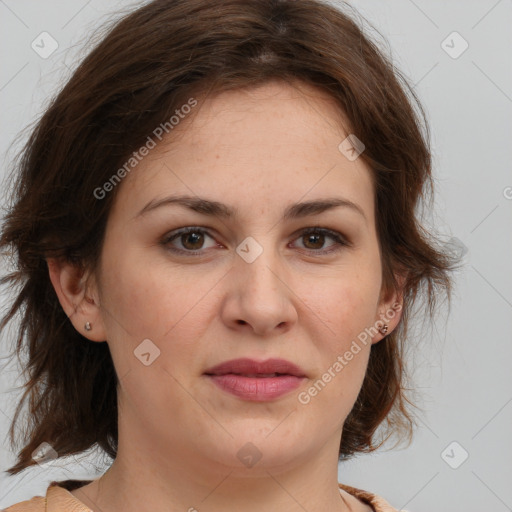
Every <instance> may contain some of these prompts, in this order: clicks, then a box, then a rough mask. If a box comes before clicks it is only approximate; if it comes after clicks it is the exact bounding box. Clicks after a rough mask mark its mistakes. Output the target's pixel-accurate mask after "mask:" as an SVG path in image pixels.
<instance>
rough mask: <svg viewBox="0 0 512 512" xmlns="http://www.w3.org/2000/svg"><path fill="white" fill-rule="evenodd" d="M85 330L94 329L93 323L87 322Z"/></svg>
mask: <svg viewBox="0 0 512 512" xmlns="http://www.w3.org/2000/svg"><path fill="white" fill-rule="evenodd" d="M84 329H85V330H86V331H90V330H91V329H92V327H91V323H90V322H85V325H84Z"/></svg>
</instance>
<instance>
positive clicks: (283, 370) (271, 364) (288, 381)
mask: <svg viewBox="0 0 512 512" xmlns="http://www.w3.org/2000/svg"><path fill="white" fill-rule="evenodd" d="M205 375H206V376H208V378H210V379H211V380H212V382H213V383H214V384H216V385H217V386H218V387H219V388H220V389H222V390H223V391H226V392H227V393H231V394H232V395H235V396H237V397H238V398H241V399H243V400H248V401H254V402H266V401H269V400H273V399H276V398H279V397H280V396H283V395H285V394H287V393H289V392H290V391H293V390H294V389H296V388H298V387H299V386H300V384H301V382H302V381H303V379H305V378H306V375H305V373H304V371H303V370H302V369H301V368H299V367H298V366H297V365H295V364H293V363H290V362H289V361H286V360H284V359H267V360H266V361H261V362H259V361H256V360H254V359H249V358H243V359H233V360H231V361H226V362H224V363H221V364H219V365H217V366H214V367H213V368H210V369H208V370H206V372H205Z"/></svg>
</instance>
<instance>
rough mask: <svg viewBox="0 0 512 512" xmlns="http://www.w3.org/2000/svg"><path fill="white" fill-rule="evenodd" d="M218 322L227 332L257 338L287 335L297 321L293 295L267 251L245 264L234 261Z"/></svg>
mask: <svg viewBox="0 0 512 512" xmlns="http://www.w3.org/2000/svg"><path fill="white" fill-rule="evenodd" d="M230 274H231V275H230V277H229V280H230V281H229V282H230V284H229V286H228V293H227V296H226V297H225V301H224V304H223V309H222V318H223V321H224V323H225V324H226V325H228V326H229V328H230V329H234V330H239V331H241V332H249V331H251V332H253V333H254V334H257V335H260V336H267V337H268V336H272V335H274V334H275V335H279V334H283V333H284V332H287V331H288V330H290V329H291V327H292V326H293V325H294V324H295V322H296V321H297V316H298V315H297V309H296V307H295V305H294V303H295V301H296V295H295V294H294V292H293V290H292V289H291V287H290V285H289V284H287V274H288V273H287V272H285V269H284V267H283V266H282V265H280V264H279V262H278V258H277V257H275V255H274V254H273V253H272V252H271V251H270V250H264V251H263V252H262V254H260V255H259V256H258V257H257V258H256V259H255V260H254V261H252V262H251V263H249V262H248V261H245V260H244V259H243V258H241V257H238V256H237V257H236V260H235V263H234V267H233V268H232V269H231V272H230Z"/></svg>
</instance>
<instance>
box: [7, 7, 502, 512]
mask: <svg viewBox="0 0 512 512" xmlns="http://www.w3.org/2000/svg"><path fill="white" fill-rule="evenodd" d="M299 1H300V0H299ZM351 3H352V4H353V5H354V6H355V7H356V8H357V9H358V10H359V11H360V13H361V14H362V15H363V16H364V17H365V18H366V19H368V20H369V21H370V23H372V25H374V26H375V27H376V29H377V30H378V31H379V32H380V33H381V34H382V35H383V36H384V38H385V40H387V41H388V42H389V47H387V46H386V43H385V42H382V40H381V39H380V38H379V36H378V35H377V34H375V33H373V32H371V33H370V34H371V35H372V36H374V37H377V38H378V41H380V44H381V47H382V48H383V49H384V51H388V52H390V53H391V55H392V57H393V59H394V62H395V64H396V66H397V67H398V68H399V69H400V70H402V71H403V72H404V74H405V75H406V77H407V78H408V79H409V80H410V82H411V83H412V84H414V85H415V91H416V92H417V93H418V95H419V97H420V100H421V101H422V103H423V105H424V106H425V108H426V111H427V114H428V117H429V121H430V126H431V128H432V145H433V153H434V166H435V178H436V184H437V190H436V207H435V211H434V212H430V213H428V212H427V215H426V217H428V218H426V220H425V222H426V223H428V225H432V226H435V229H436V230H437V231H438V232H439V234H440V236H441V237H442V238H443V239H444V240H445V241H446V242H447V243H449V244H450V245H451V246H452V247H453V248H454V250H455V251H459V252H460V253H463V254H464V267H463V269H462V270H461V271H459V272H458V273H457V274H456V276H455V277H456V283H455V284H456V287H455V294H454V298H453V304H452V309H451V311H450V314H448V310H447V307H446V306H442V307H441V308H440V313H441V314H440V315H439V317H438V320H437V322H436V323H435V325H434V326H433V327H431V328H430V327H429V326H428V325H423V324H421V322H419V323H418V324H417V328H416V331H415V337H414V339H413V340H412V342H413V344H414V345H415V346H417V347H418V348H417V350H415V352H414V357H413V356H411V358H410V363H411V373H412V376H413V377H414V379H415V383H416V387H417V390H418V398H417V400H418V404H419V405H420V406H421V407H422V408H423V409H424V411H425V412H424V414H423V415H422V416H421V417H420V427H419V429H418V430H417V432H416V435H415V438H414V440H413V443H412V444H411V445H410V446H409V447H408V448H401V449H395V450H392V451H379V452H377V453H374V454H370V455H361V456H359V457H358V458H356V459H354V460H352V461H348V462H346V463H344V464H341V465H340V469H339V480H340V481H341V482H343V483H346V484H350V485H353V486H356V487H361V488H363V489H367V490H369V491H371V492H375V493H377V494H381V495H383V496H384V497H385V498H386V499H387V500H388V501H389V502H390V503H391V504H392V505H393V506H395V507H397V508H403V509H405V510H408V511H411V512H432V511H433V510H436V511H439V512H441V511H451V512H453V511H465V512H473V511H474V512H476V511H481V510H491V509H492V510H493V511H494V512H502V511H503V512H504V511H507V510H508V511H511V510H512V485H510V484H511V480H512V479H511V476H512V467H511V466H512V462H511V461H512V441H511V436H510V434H511V432H512V430H511V426H512V372H511V371H510V361H511V360H512V335H511V332H512V315H511V313H512V273H511V272H510V259H511V258H510V255H511V254H512V230H511V226H512V222H511V221H512V172H511V162H512V144H511V138H512V59H510V53H511V50H512V30H511V27H512V2H511V1H510V0H499V1H496V0H480V1H476V0H473V1H467V0H458V1H449V0H436V1H428V2H427V1H426V0H415V1H413V0H391V1H388V2H382V1H379V0H365V1H362V0H359V1H355V2H351ZM133 5H136V3H128V2H120V1H114V0H108V1H105V0H103V1H100V0H90V1H88V2H87V1H86V0H72V1H71V0H66V1H64V0H59V1H57V0H52V1H45V2H41V1H35V0H31V1H29V0H17V1H14V0H0V27H1V30H0V38H1V43H2V44H1V49H0V51H1V59H2V66H1V71H0V73H1V74H0V102H1V112H2V116H1V120H2V121H1V130H2V136H1V147H0V155H1V158H2V167H1V169H2V171H1V173H2V176H4V175H5V173H6V169H7V168H8V163H9V161H10V160H11V159H12V157H13V156H14V155H15V152H16V150H17V149H18V147H19V145H18V144H17V143H14V140H15V138H16V137H17V135H18V134H19V132H20V131H21V130H22V129H23V128H25V127H26V126H27V125H28V124H29V123H30V122H32V121H33V120H34V119H35V118H36V116H37V115H38V114H39V113H40V112H41V110H42V109H43V108H44V105H45V103H46V102H47V101H48V98H49V96H50V95H52V94H53V93H54V91H55V90H56V88H57V87H59V85H60V84H62V83H63V80H65V78H66V77H69V75H70V72H71V70H72V69H73V68H74V67H75V65H76V63H77V62H78V59H79V58H80V57H81V56H83V55H84V54H85V53H87V47H84V44H85V42H86V40H87V38H88V37H89V36H90V34H91V32H92V31H93V30H94V29H96V28H97V27H98V26H99V24H101V23H103V22H105V21H107V20H108V19H111V16H112V13H114V12H115V11H117V10H119V8H122V9H123V10H126V9H129V8H130V7H131V6H133ZM43 31H46V32H48V33H50V34H51V36H52V37H53V38H54V39H55V40H56V41H57V43H58V48H57V50H56V51H55V52H54V53H53V54H51V55H50V56H49V57H47V58H42V57H41V56H40V55H38V54H37V53H36V52H35V51H34V50H33V49H32V47H31V44H32V41H34V40H35V41H36V42H37V41H40V39H38V36H39V34H41V32H43ZM454 31H456V32H457V33H458V34H460V36H457V35H450V34H452V33H453V32H454ZM448 36H450V37H448ZM460 37H462V38H463V39H464V40H465V41H467V43H468V45H469V47H468V48H467V50H466V51H464V52H463V53H462V54H460V55H457V54H458V53H459V52H460V50H461V49H462V48H463V46H462V44H463V40H462V39H460ZM447 38H448V39H447ZM443 41H446V42H445V43H443ZM47 43H48V41H47ZM39 44H40V45H41V43H39ZM382 45H383V46H382ZM450 47H451V48H450ZM45 48H46V49H49V48H51V47H50V45H49V43H48V44H45ZM447 51H448V52H451V53H452V55H449V53H447ZM454 57H456V58H454ZM507 262H508V263H507ZM0 299H1V301H2V303H5V300H6V297H0ZM6 340H7V336H6V334H4V336H3V339H2V343H1V344H0V352H1V355H5V354H6V353H7V350H8V348H9V347H8V345H7V343H6ZM21 382H22V381H21V379H20V378H19V370H18V369H17V368H16V366H14V365H10V366H5V367H2V369H1V373H0V391H1V393H0V438H1V439H2V444H1V445H0V471H3V470H5V468H7V467H8V466H10V465H12V464H13V463H14V455H13V453H11V451H10V448H9V446H8V444H7V438H6V434H7V429H8V426H9V422H10V418H11V416H12V413H13V410H14V405H15V402H16V399H17V398H19V391H16V390H15V389H14V386H16V385H20V384H21ZM453 442H455V443H457V444H452V443H453ZM466 452H467V454H468V457H467V459H466V460H464V457H465V456H466ZM86 455H87V456H86V457H85V458H82V457H80V458H79V457H70V458H67V459H63V460H62V459H59V461H58V462H56V461H54V462H53V463H51V464H49V465H47V466H40V467H37V468H35V469H31V470H29V471H26V472H24V473H22V474H21V475H18V476H16V477H12V478H7V477H6V475H5V474H4V473H1V474H0V507H6V506H8V505H11V504H13V503H15V502H18V501H21V500H23V499H28V498H30V497H32V496H34V495H36V494H39V495H41V494H44V490H45V489H46V486H47V485H48V483H49V481H50V480H52V479H59V478H96V477H98V476H99V475H100V474H101V473H102V472H103V469H104V466H102V461H101V458H98V456H97V455H98V454H97V452H96V453H91V454H86ZM67 462H69V463H67ZM102 468H103V469H102Z"/></svg>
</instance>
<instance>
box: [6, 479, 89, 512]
mask: <svg viewBox="0 0 512 512" xmlns="http://www.w3.org/2000/svg"><path fill="white" fill-rule="evenodd" d="M68 482H77V481H75V480H67V481H65V482H51V483H50V485H49V486H48V488H47V489H46V495H45V496H34V497H33V498H31V499H29V500H25V501H20V502H19V503H15V504H14V505H11V506H10V507H7V508H6V509H4V510H3V511H2V512H46V511H47V510H48V511H53V512H61V511H62V512H64V511H68V510H72V511H73V512H91V510H90V509H89V508H88V507H86V506H85V505H84V504H83V503H81V502H80V501H78V500H77V499H76V498H75V496H73V494H71V493H70V492H69V490H68V488H69V484H68ZM65 487H67V488H65Z"/></svg>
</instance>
